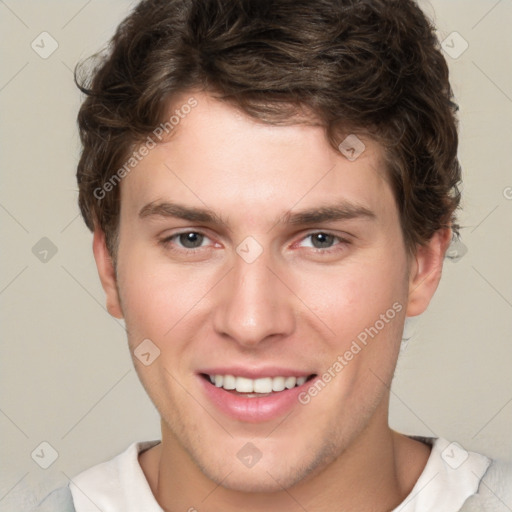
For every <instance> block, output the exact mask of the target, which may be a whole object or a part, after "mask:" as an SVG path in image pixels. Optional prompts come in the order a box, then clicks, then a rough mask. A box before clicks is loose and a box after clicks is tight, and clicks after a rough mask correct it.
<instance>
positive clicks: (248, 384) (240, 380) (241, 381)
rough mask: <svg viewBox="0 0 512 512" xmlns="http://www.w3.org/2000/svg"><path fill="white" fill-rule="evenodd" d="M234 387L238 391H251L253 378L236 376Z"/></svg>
mask: <svg viewBox="0 0 512 512" xmlns="http://www.w3.org/2000/svg"><path fill="white" fill-rule="evenodd" d="M235 389H236V390H237V391H238V392H239V393H252V392H253V391H254V384H253V380H252V379H246V378H245V377H237V378H236V385H235Z"/></svg>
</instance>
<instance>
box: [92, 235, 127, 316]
mask: <svg viewBox="0 0 512 512" xmlns="http://www.w3.org/2000/svg"><path fill="white" fill-rule="evenodd" d="M92 248H93V252H94V259H95V260H96V267H97V269H98V274H99V276H100V280H101V285H102V286H103V290H105V294H106V296H107V297H106V299H107V311H108V312H109V313H110V314H111V315H112V316H114V317H115V318H123V311H122V309H121V303H120V300H119V292H118V289H117V277H116V271H115V268H114V263H113V262H112V258H111V257H110V254H109V252H108V249H107V244H106V241H105V233H104V232H103V231H102V230H101V229H100V228H96V229H95V230H94V237H93V242H92Z"/></svg>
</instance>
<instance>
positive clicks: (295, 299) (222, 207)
mask: <svg viewBox="0 0 512 512" xmlns="http://www.w3.org/2000/svg"><path fill="white" fill-rule="evenodd" d="M190 96H191V95H188V96H187V95H185V96H183V98H184V99H183V102H182V103H183V104H184V103H186V101H187V99H188V98H189V97H190ZM193 96H194V97H195V98H196V100H197V102H198V103H197V106H196V107H195V108H193V109H191V111H190V113H189V114H188V115H187V116H185V117H184V118H183V119H180V121H179V124H178V126H176V127H175V129H174V135H173V137H172V139H171V140H170V141H169V142H167V143H165V144H160V145H158V146H157V147H156V148H154V149H152V150H151V151H150V152H149V154H148V155H147V156H146V157H145V158H143V159H142V161H141V162H140V163H139V164H138V165H137V167H136V168H135V169H134V170H133V171H131V173H130V174H129V175H128V176H127V177H126V178H125V179H124V180H123V183H122V190H121V192H122V194H121V198H122V199H121V218H120V230H119V250H118V262H117V276H118V290H119V296H120V303H121V307H122V312H123V315H124V317H125V320H126V325H127V329H128V332H129V344H130V348H131V351H132V353H133V351H134V350H135V349H136V348H137V347H138V346H139V344H140V343H141V342H142V341H143V340H146V339H149V340H151V342H152V344H154V345H155V346H156V347H158V349H159V350H160V355H159V357H157V358H156V359H155V360H154V361H153V362H152V363H151V364H149V365H148V366H145V365H143V364H142V363H141V362H140V361H139V359H137V358H134V363H135V366H136V368H137V371H138V373H139V376H140V379H141V381H142V382H143V384H144V386H145V388H146V390H147V392H148V394H149V396H150V397H151V399H152V400H153V401H154V403H155V405H156V407H157V408H158V410H159V412H160V414H161V416H162V419H163V435H164V441H166V442H167V444H168V445H169V444H172V445H173V446H174V447H175V448H176V449H178V448H180V449H181V448H183V449H184V451H185V452H186V453H187V454H188V456H190V457H191V459H192V460H194V461H195V463H196V464H197V465H198V466H199V467H200V468H201V469H202V471H203V472H204V473H205V474H206V475H207V476H208V477H210V478H212V479H213V480H214V481H216V482H220V481H222V485H224V486H226V487H231V488H235V489H239V490H246V491H250V490H253V491H254V490H277V489H281V488H282V487H288V486H290V485H293V484H294V483H296V482H298V481H300V480H302V479H304V478H307V477H308V476H311V475H314V474H315V473H316V472H318V471H319V470H321V469H322V468H323V467H325V465H326V464H327V463H329V462H331V461H332V460H334V459H335V458H336V457H337V456H339V455H340V454H341V453H342V452H343V451H344V450H345V449H346V448H347V447H348V446H349V445H350V444H351V443H352V442H353V441H354V440H355V439H356V438H357V437H358V436H359V435H360V434H361V433H362V432H363V431H367V430H371V429H376V428H382V427H383V426H384V425H385V424H386V420H387V400H388V391H387V386H388V385H389V384H390V382H391V378H392V373H393V370H394V367H395V363H396V358H397V354H398V349H399V343H400V339H401V334H402V329H403V322H404V318H405V312H406V308H407V300H408V285H409V283H408V271H409V266H408V259H407V256H406V251H405V247H404V241H403V237H402V232H401V229H400V223H399V216H398V211H397V207H396V204H395V201H394V198H393V194H392V190H391V187H390V185H389V183H388V181H387V178H386V174H385V170H384V168H383V165H382V163H381V158H380V153H379V148H378V146H377V145H376V144H375V143H372V142H370V141H368V140H365V141H364V142H365V144H366V149H365V150H364V151H363V153H362V154H361V155H360V156H359V157H358V158H357V159H356V160H354V161H349V160H348V159H347V158H346V157H345V156H344V155H343V154H342V153H341V152H336V151H335V150H333V148H332V147H331V146H330V145H329V143H328V142H327V140H326V138H325V134H324V130H323V128H320V127H314V126H304V125H297V124H296V125H290V126H279V127H277V126H270V125H268V124H263V123H259V122H257V121H255V120H253V119H250V118H248V117H246V116H245V115H243V114H241V113H238V112H237V111H235V110H234V109H233V108H232V107H230V106H229V105H227V104H226V103H221V102H218V101H216V100H214V99H213V98H212V97H210V96H208V95H206V94H194V95H193ZM179 106H180V103H179V102H177V103H175V105H174V108H179ZM365 329H366V331H365ZM363 340H364V342H363ZM145 343H146V344H147V343H148V342H145ZM145 346H146V345H145ZM147 347H150V350H149V352H150V353H151V354H153V352H152V351H153V350H154V348H151V347H153V345H147ZM347 352H349V353H351V354H352V356H350V354H347ZM144 357H145V358H146V359H148V356H147V355H146V356H144ZM149 357H153V356H149ZM143 359H144V358H143ZM336 362H338V364H336ZM326 372H327V373H329V375H330V376H331V378H330V379H329V378H328V377H325V378H324V377H322V376H323V375H325V374H326ZM215 375H217V377H216V379H217V384H218V385H220V384H221V382H220V381H221V377H219V376H220V375H223V376H224V375H230V377H227V378H226V377H224V378H223V379H222V380H223V384H224V385H225V386H226V387H228V388H230V387H231V388H232V387H233V386H234V385H238V387H239V389H240V390H249V388H251V386H252V388H251V389H253V392H252V393H250V392H249V391H246V392H243V391H241V392H237V391H236V390H227V389H224V388H221V387H217V386H215V385H214V384H212V383H211V381H210V378H209V376H212V378H215ZM238 377H242V378H241V379H237V378H238ZM283 377H302V379H299V380H298V383H296V381H295V379H293V378H291V379H283ZM248 378H252V379H258V378H261V379H263V380H260V381H257V382H256V383H255V382H254V381H251V380H247V379H248ZM304 378H308V379H309V380H308V381H306V382H305V383H303V380H304ZM327 380H329V382H326V381H327ZM319 381H321V382H320V383H319ZM286 384H288V386H291V385H295V387H294V388H292V389H286V388H285V389H284V390H283V391H273V392H272V393H270V394H268V393H267V391H268V390H269V387H268V386H270V385H272V386H274V388H276V389H281V388H282V387H283V386H285V385H286ZM297 384H298V385H297ZM315 384H316V393H315V391H311V392H309V391H308V390H309V389H310V388H311V387H312V386H315ZM322 384H323V385H322ZM245 386H248V387H245ZM254 386H256V389H254ZM254 391H261V392H262V393H255V392H254ZM248 443H250V444H248ZM258 459H259V460H258ZM278 482H279V483H278Z"/></svg>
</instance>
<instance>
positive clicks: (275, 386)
mask: <svg viewBox="0 0 512 512" xmlns="http://www.w3.org/2000/svg"><path fill="white" fill-rule="evenodd" d="M284 380H285V379H284V377H274V378H273V379H272V391H283V389H284Z"/></svg>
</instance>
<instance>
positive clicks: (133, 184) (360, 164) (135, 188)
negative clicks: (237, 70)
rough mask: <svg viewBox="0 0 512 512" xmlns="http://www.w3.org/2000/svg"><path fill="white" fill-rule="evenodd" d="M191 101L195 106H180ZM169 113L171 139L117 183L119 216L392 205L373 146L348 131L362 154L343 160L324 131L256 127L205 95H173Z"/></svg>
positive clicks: (279, 212) (309, 127) (303, 126)
mask: <svg viewBox="0 0 512 512" xmlns="http://www.w3.org/2000/svg"><path fill="white" fill-rule="evenodd" d="M192 97H193V98H194V102H193V103H195V106H194V107H193V108H182V106H183V105H187V104H192V103H191V102H190V98H192ZM176 111H178V112H176ZM172 116H174V118H173V119H172V121H173V128H172V131H171V137H169V138H168V140H166V141H164V142H163V143H159V144H157V145H156V146H155V147H154V148H152V149H151V150H150V151H149V152H148V154H147V155H146V156H144V157H143V158H142V159H141V160H140V162H139V163H138V164H137V165H136V166H135V168H134V169H133V170H132V171H131V172H130V173H129V174H128V175H127V177H126V178H125V179H124V180H123V183H122V189H121V192H122V194H121V195H122V208H121V209H122V213H123V211H124V213H125V214H130V215H136V214H137V213H138V212H139V211H140V209H141V208H143V207H144V205H146V204H147V203H150V202H157V201H166V200H172V201H177V200H179V201H180V202H186V203H187V204H191V205H194V206H198V207H202V208H204V207H207V208H211V209H213V210H216V209H224V210H230V211H229V212H228V214H229V215H231V216H232V215H237V216H242V215H247V216H249V215H257V216H258V217H262V216H263V215H264V214H265V213H268V214H269V215H270V214H272V215H282V213H283V212H285V211H289V210H291V209H293V208H294V207H296V206H297V207H298V206H299V205H300V207H302V208H311V207H315V206H316V205H318V204H319V203H326V202H331V203H332V202H335V201H339V200H340V199H343V200H345V201H348V202H351V203H354V204H359V205H362V206H364V207H366V208H368V209H371V210H376V211H379V210H386V209H389V208H390V207H392V206H393V205H394V200H393V195H392V192H391V189H390V187H389V184H388V182H387V179H386V176H387V173H386V171H385V169H384V166H383V164H382V162H383V159H382V150H381V148H380V147H379V145H378V144H377V143H376V142H374V141H371V140H368V139H366V138H362V137H358V138H354V134H352V135H351V138H349V142H352V145H353V142H356V144H357V143H358V140H359V143H361V144H364V150H363V151H362V153H361V154H360V155H359V156H358V157H357V158H356V159H355V160H354V161H350V160H349V159H347V158H346V156H344V154H343V153H342V152H340V151H337V150H335V149H334V148H333V147H332V146H331V145H330V144H329V142H328V140H327V138H326V135H325V129H324V128H323V127H320V126H314V125H311V124H306V123H302V124H299V123H296V124H288V125H285V126H283V125H279V126H276V125H270V124H267V123H263V122H261V121H258V120H255V119H252V118H250V117H248V116H247V115H245V114H243V113H241V112H240V111H238V110H237V109H235V108H233V107H232V106H231V105H229V104H227V103H225V102H221V101H219V100H216V99H214V98H212V97H211V96H210V95H208V94H206V93H195V94H188V95H187V94H184V95H182V96H181V97H180V98H177V99H176V100H175V101H174V102H173V106H172V108H170V109H169V119H171V117H172ZM305 121H306V122H307V121H308V120H307V119H306V120H305ZM349 146H350V144H349ZM362 148H363V146H359V147H357V148H356V150H361V149H362ZM349 149H350V148H349ZM346 154H347V153H346ZM348 154H349V155H350V154H351V153H350V152H349V153H348ZM241 205H243V206H244V208H243V209H242V208H240V206H241ZM237 207H238V210H236V208H237Z"/></svg>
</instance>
